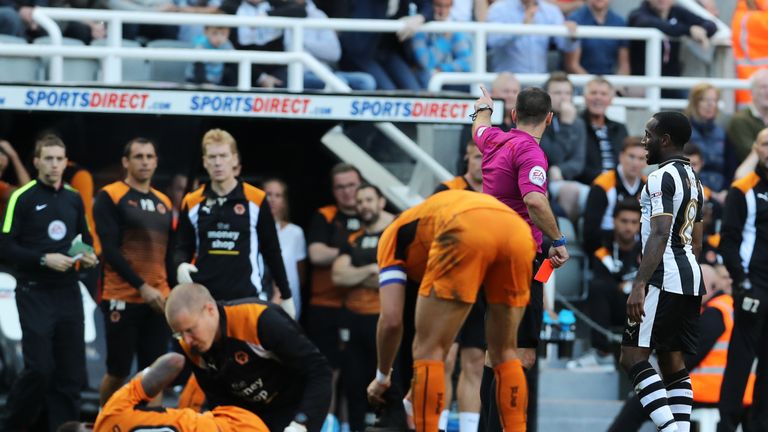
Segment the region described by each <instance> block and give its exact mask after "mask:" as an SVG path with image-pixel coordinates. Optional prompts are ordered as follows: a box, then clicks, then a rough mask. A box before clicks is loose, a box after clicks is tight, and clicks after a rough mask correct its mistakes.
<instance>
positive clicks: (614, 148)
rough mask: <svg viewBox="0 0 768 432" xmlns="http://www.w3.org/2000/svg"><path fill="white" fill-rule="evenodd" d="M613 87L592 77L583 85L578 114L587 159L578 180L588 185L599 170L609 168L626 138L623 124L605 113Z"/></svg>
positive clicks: (614, 163)
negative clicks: (582, 107)
mask: <svg viewBox="0 0 768 432" xmlns="http://www.w3.org/2000/svg"><path fill="white" fill-rule="evenodd" d="M614 95H615V90H614V88H613V85H611V83H610V82H608V80H606V79H605V78H602V77H596V78H594V79H592V80H591V81H589V82H588V83H587V85H586V87H585V88H584V102H585V104H586V106H587V108H586V109H585V110H584V113H583V114H582V118H583V119H584V123H585V124H586V125H587V162H586V164H585V166H584V171H583V172H582V173H581V176H579V178H578V180H579V181H580V182H582V183H585V184H592V182H593V181H594V180H595V177H597V176H598V175H600V173H602V172H605V171H609V170H612V169H614V168H615V167H616V163H617V162H618V155H619V152H620V151H621V149H622V148H623V146H624V139H625V138H626V137H627V127H626V126H624V124H623V123H619V122H615V121H613V120H611V119H609V118H608V117H606V115H605V113H606V111H607V110H608V107H610V106H611V103H612V102H613V96H614Z"/></svg>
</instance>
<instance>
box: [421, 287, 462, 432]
mask: <svg viewBox="0 0 768 432" xmlns="http://www.w3.org/2000/svg"><path fill="white" fill-rule="evenodd" d="M471 307H472V305H471V304H469V303H463V302H461V301H455V300H446V299H442V298H438V297H436V296H431V297H419V300H418V301H417V302H416V337H415V338H414V341H413V395H412V398H413V409H414V422H415V423H416V431H417V432H434V431H436V430H438V422H439V419H440V412H441V411H442V410H443V407H444V405H445V399H444V397H445V363H444V362H443V360H444V359H445V355H446V354H447V353H448V350H449V349H450V348H451V344H452V343H453V340H454V339H455V338H456V334H457V333H458V331H459V328H461V325H462V323H463V322H464V319H465V318H466V317H467V314H468V313H469V310H470V308H471Z"/></svg>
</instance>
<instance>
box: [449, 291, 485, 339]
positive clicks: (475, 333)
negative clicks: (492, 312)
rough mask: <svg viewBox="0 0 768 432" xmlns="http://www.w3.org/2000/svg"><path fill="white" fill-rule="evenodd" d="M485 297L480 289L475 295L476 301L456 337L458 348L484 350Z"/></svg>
mask: <svg viewBox="0 0 768 432" xmlns="http://www.w3.org/2000/svg"><path fill="white" fill-rule="evenodd" d="M485 305H486V303H485V295H484V293H483V290H482V288H481V289H480V292H479V293H478V295H477V301H475V304H474V305H472V309H471V310H470V311H469V315H467V319H466V321H464V325H463V326H461V330H459V334H458V335H457V336H456V343H458V344H459V348H479V349H481V350H485V348H486V343H485V309H486V306H485Z"/></svg>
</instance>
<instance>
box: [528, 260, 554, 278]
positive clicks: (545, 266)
mask: <svg viewBox="0 0 768 432" xmlns="http://www.w3.org/2000/svg"><path fill="white" fill-rule="evenodd" d="M553 271H554V267H552V261H550V260H549V259H545V260H544V262H543V263H541V265H540V266H539V271H537V272H536V276H534V277H533V279H535V280H537V281H539V282H541V283H546V282H547V281H548V280H549V277H550V276H552V272H553Z"/></svg>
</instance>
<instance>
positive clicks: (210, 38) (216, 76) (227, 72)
mask: <svg viewBox="0 0 768 432" xmlns="http://www.w3.org/2000/svg"><path fill="white" fill-rule="evenodd" d="M194 45H195V48H197V49H207V50H232V49H234V47H233V46H232V42H230V41H229V27H216V26H205V31H204V33H203V34H202V35H200V36H198V37H197V38H195V41H194ZM236 73H237V70H236V69H235V65H234V64H233V63H227V64H224V63H221V62H195V63H192V64H190V65H189V66H188V67H187V81H189V82H192V83H195V84H216V85H225V86H234V85H236V84H237V75H236Z"/></svg>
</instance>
